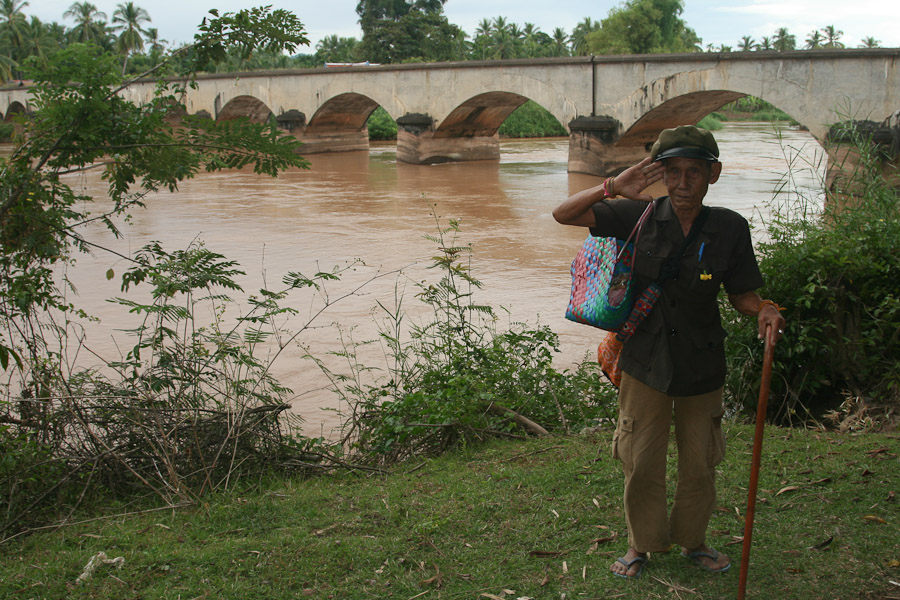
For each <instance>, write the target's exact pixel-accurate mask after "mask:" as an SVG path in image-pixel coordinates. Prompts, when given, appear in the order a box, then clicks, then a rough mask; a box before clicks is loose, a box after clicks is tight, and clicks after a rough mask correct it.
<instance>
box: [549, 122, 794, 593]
mask: <svg viewBox="0 0 900 600" xmlns="http://www.w3.org/2000/svg"><path fill="white" fill-rule="evenodd" d="M721 172H722V163H720V162H719V148H718V145H717V144H716V141H715V139H714V138H713V136H712V134H711V133H709V132H708V131H706V130H703V129H700V128H697V127H694V126H682V127H677V128H674V129H667V130H665V131H663V132H662V133H661V134H660V135H659V139H658V140H657V141H656V143H655V144H654V145H653V148H652V150H651V153H650V156H649V157H648V158H645V159H644V160H642V161H641V162H640V163H638V164H637V165H635V166H633V167H631V168H629V169H627V170H625V171H624V172H622V173H621V174H619V175H617V176H616V177H614V178H610V179H608V180H606V181H604V183H603V184H601V185H599V186H596V187H593V188H590V189H587V190H584V191H582V192H579V193H577V194H575V195H573V196H571V197H570V198H568V199H567V200H566V201H565V202H563V203H562V204H560V205H559V206H558V207H557V208H556V209H555V210H554V211H553V216H554V218H555V219H556V220H557V221H558V222H560V223H562V224H565V225H578V226H582V227H589V228H590V230H591V233H592V234H593V235H596V236H601V237H618V238H622V239H625V238H627V237H628V234H629V233H630V232H631V230H632V229H633V228H634V226H635V224H636V223H637V221H638V218H639V217H640V215H641V214H642V213H643V211H644V208H645V207H646V202H655V203H656V206H655V208H654V211H653V214H652V216H651V217H650V218H649V219H648V220H647V222H646V223H645V225H644V227H643V229H642V231H641V235H640V240H639V242H638V245H637V248H636V252H635V255H636V260H635V265H634V278H635V284H634V285H635V286H636V292H637V293H638V294H639V293H640V292H641V290H643V289H644V288H646V287H647V286H649V285H650V284H651V283H652V282H654V281H657V280H658V279H659V278H660V275H661V271H662V269H663V265H664V264H665V263H666V262H667V259H669V258H670V257H671V256H672V255H675V254H677V253H678V252H679V251H680V250H681V249H682V246H683V244H684V242H685V240H686V238H687V237H688V235H689V233H690V232H691V229H692V227H696V228H697V231H696V232H695V238H694V239H693V241H692V242H691V243H690V244H689V245H688V246H686V247H685V248H684V251H683V253H682V254H681V256H680V257H679V258H678V259H676V260H675V262H674V263H671V264H672V265H676V264H677V274H675V275H674V277H673V276H671V269H669V270H668V272H669V274H670V276H669V277H668V278H667V279H666V280H665V283H664V284H663V286H662V294H661V295H660V297H659V300H658V301H657V302H656V305H655V306H654V308H653V310H652V311H651V312H650V314H649V315H648V316H647V317H646V318H645V319H644V321H643V322H642V323H641V324H640V326H639V327H638V328H637V330H636V331H635V333H634V335H632V336H631V337H630V338H628V339H627V340H626V342H625V345H624V347H623V349H622V354H621V357H620V359H619V365H620V366H621V368H622V382H621V385H620V388H619V419H618V425H617V427H616V432H615V435H614V438H613V456H615V457H616V458H617V459H618V460H619V461H621V463H622V466H623V470H624V473H625V497H624V498H625V519H626V521H627V525H628V543H629V548H628V551H627V552H626V554H625V555H624V556H622V557H621V558H619V559H617V560H616V561H615V562H614V563H613V564H612V566H611V567H610V570H611V571H612V572H613V574H615V575H617V576H620V577H628V578H633V577H639V576H640V574H641V573H642V571H643V569H644V566H645V564H646V563H647V561H648V559H649V553H651V552H661V551H665V550H667V549H668V548H670V546H671V545H672V544H678V545H680V546H681V553H682V555H684V556H685V557H687V558H689V559H690V560H692V561H693V562H694V563H696V564H697V565H698V566H700V567H702V568H704V569H706V570H708V571H712V572H716V573H721V572H724V571H726V570H728V569H729V567H730V566H731V562H730V560H729V558H728V557H727V556H726V555H725V554H722V553H720V552H717V551H716V550H715V549H713V548H712V547H711V546H709V545H707V543H706V529H707V525H708V523H709V519H710V517H711V516H712V512H713V510H714V508H715V504H716V490H715V468H716V465H718V464H719V463H720V462H721V461H722V459H723V457H724V451H725V439H724V436H723V434H722V415H723V405H722V389H723V385H724V382H725V350H724V339H725V331H724V330H723V329H722V325H721V322H720V316H719V308H718V303H717V296H718V293H719V289H720V287H721V286H724V287H725V291H726V292H727V293H728V299H729V301H730V302H731V304H732V306H734V308H735V309H736V310H738V311H739V312H741V313H743V314H746V315H751V316H755V317H757V319H758V327H759V335H760V337H763V336H764V335H765V333H766V330H767V329H768V328H770V327H771V328H773V329H774V330H775V331H777V335H776V336H775V339H778V337H779V336H780V335H781V333H782V332H783V329H784V324H785V321H784V319H783V318H782V316H781V314H780V312H779V307H778V305H777V304H775V303H774V302H772V301H771V300H763V299H762V298H760V296H759V294H758V293H757V292H756V291H755V290H757V289H758V288H760V287H761V286H762V284H763V280H762V276H761V275H760V272H759V267H758V265H757V262H756V257H755V255H754V253H753V245H752V243H751V238H750V228H749V226H748V224H747V221H746V219H744V218H743V217H742V216H740V215H739V214H737V213H736V212H734V211H731V210H728V209H725V208H720V207H705V206H704V205H703V200H704V198H705V197H706V194H707V192H708V191H709V186H710V185H712V184H714V183H715V182H716V181H717V180H718V179H719V175H720V173H721ZM660 179H661V180H662V181H663V183H664V184H665V186H666V189H667V191H668V195H667V196H663V197H661V198H657V199H655V200H654V199H653V198H652V197H651V196H650V195H648V194H646V193H645V192H644V190H645V189H646V188H647V187H648V186H649V185H651V184H653V183H655V182H656V181H659V180H660ZM616 196H623V197H624V198H620V199H613V198H615V197H616ZM704 213H705V214H704ZM701 215H703V216H702V217H701ZM673 417H674V420H675V440H676V444H677V448H678V482H677V486H676V489H675V497H674V501H673V504H672V509H671V513H668V511H667V503H666V453H667V448H668V441H669V430H670V427H671V423H672V419H673Z"/></svg>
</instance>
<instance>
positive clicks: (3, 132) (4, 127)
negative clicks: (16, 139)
mask: <svg viewBox="0 0 900 600" xmlns="http://www.w3.org/2000/svg"><path fill="white" fill-rule="evenodd" d="M15 131H16V127H15V125H13V124H12V123H6V122H0V142H9V141H12V137H13V134H14V133H15Z"/></svg>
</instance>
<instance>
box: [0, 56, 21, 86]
mask: <svg viewBox="0 0 900 600" xmlns="http://www.w3.org/2000/svg"><path fill="white" fill-rule="evenodd" d="M18 66H19V64H18V63H17V62H16V61H14V60H13V59H11V58H10V57H8V56H5V55H3V54H0V83H6V82H7V81H9V80H10V79H12V78H13V76H14V73H13V71H14V70H15V68H16V67H18Z"/></svg>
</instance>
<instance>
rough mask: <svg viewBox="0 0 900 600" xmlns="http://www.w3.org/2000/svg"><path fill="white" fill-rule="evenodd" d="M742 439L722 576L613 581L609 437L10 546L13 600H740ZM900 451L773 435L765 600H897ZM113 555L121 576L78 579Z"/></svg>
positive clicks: (737, 438)
mask: <svg viewBox="0 0 900 600" xmlns="http://www.w3.org/2000/svg"><path fill="white" fill-rule="evenodd" d="M727 434H728V440H729V453H728V456H727V458H726V461H725V462H724V463H723V464H722V466H721V467H720V479H719V489H720V495H719V500H718V506H719V508H718V509H717V511H716V513H715V515H714V517H713V520H712V523H711V525H710V536H709V542H710V543H711V544H712V545H714V546H716V547H717V548H719V549H720V550H722V551H724V552H726V553H728V554H729V555H731V556H732V558H733V560H734V568H733V569H732V570H731V572H729V573H727V574H724V575H716V576H713V575H710V574H708V573H706V572H703V571H701V570H699V569H697V568H696V567H694V566H692V565H691V564H689V563H688V562H687V561H686V560H685V559H683V558H682V557H680V556H679V554H678V552H674V551H673V552H669V553H668V554H661V555H654V556H653V557H652V560H651V564H650V568H649V569H648V570H647V571H645V574H644V577H643V578H642V579H641V580H639V581H625V580H622V579H618V578H615V577H612V576H610V574H609V573H608V572H607V569H608V565H609V563H610V562H611V561H613V560H614V559H615V557H617V556H619V555H621V554H622V553H623V552H624V550H625V546H626V545H627V542H626V531H625V530H624V525H623V516H622V508H621V502H620V496H621V476H620V469H619V465H618V463H616V462H615V461H613V459H612V458H610V454H609V440H610V437H611V435H610V432H609V431H608V430H607V431H601V432H598V433H591V434H586V435H579V436H573V437H547V438H542V439H532V440H527V441H505V442H499V441H498V442H493V443H490V444H488V445H486V446H482V447H478V448H468V449H467V450H464V451H458V452H454V453H451V454H449V455H446V456H443V457H441V458H438V459H434V460H419V461H415V462H413V463H411V464H407V465H405V466H403V467H400V468H398V469H397V470H396V471H395V473H394V474H391V475H384V476H383V475H371V474H370V475H364V474H361V473H360V474H356V475H354V474H349V473H344V474H342V475H339V476H334V477H323V478H317V479H313V480H309V481H302V482H301V481H290V480H279V481H269V482H265V484H262V485H260V486H259V488H258V489H256V490H244V491H243V492H241V493H235V494H229V495H220V496H213V497H209V498H208V499H207V501H206V502H204V503H203V504H202V505H201V506H199V507H192V508H188V509H181V510H170V511H162V512H154V513H147V514H144V515H139V516H132V517H115V518H109V519H104V520H94V521H90V522H86V523H83V524H80V525H73V526H69V527H66V528H64V529H61V530H59V531H56V532H40V533H35V534H32V535H30V536H28V537H24V538H18V539H16V540H13V541H10V542H7V543H5V544H4V545H3V546H0V552H2V554H3V556H4V558H5V560H3V561H2V566H0V597H2V598H62V597H70V598H116V599H119V598H241V599H244V598H254V599H263V598H272V599H275V598H304V597H310V598H340V599H342V600H346V599H355V598H402V599H412V598H444V599H450V598H504V597H505V598H520V597H525V598H563V597H565V598H570V599H571V598H673V597H678V598H698V599H699V598H733V597H735V594H736V589H737V584H738V565H739V562H740V559H739V556H740V545H739V544H738V543H736V541H737V540H738V539H739V537H738V536H740V535H741V528H742V518H741V516H740V515H742V514H743V512H744V506H745V504H746V493H747V492H746V482H747V480H748V469H749V462H750V458H749V457H750V450H751V446H752V429H751V428H750V427H748V426H742V425H734V424H732V425H730V426H728V428H727ZM896 449H897V436H896V435H885V434H864V435H854V434H843V435H841V434H833V433H822V432H815V431H808V430H783V429H775V428H769V429H767V431H766V440H765V442H764V458H763V468H762V475H761V479H760V494H759V496H760V499H759V504H758V505H757V512H756V521H755V528H754V547H753V553H752V559H751V569H750V577H749V584H748V597H753V598H765V597H768V598H779V599H785V598H832V599H836V598H840V599H861V598H873V599H874V598H888V597H896V596H897V595H898V594H897V592H898V588H897V587H895V586H894V585H892V584H891V583H890V580H894V581H896V580H898V579H900V566H898V565H900V563H898V560H900V553H898V550H897V545H896V542H897V539H898V524H900V510H898V503H897V500H896V497H895V493H896V491H897V490H896V485H897V473H898V458H897V455H896ZM670 472H671V469H670ZM121 510H125V509H124V508H122V509H121ZM88 516H90V515H82V516H81V517H80V518H87V517H88ZM95 516H96V515H95ZM101 551H102V552H105V554H106V555H107V556H108V557H109V558H110V559H113V558H116V557H120V556H121V557H123V558H124V564H123V565H122V566H121V568H119V569H115V568H113V567H110V566H106V567H100V568H98V570H97V571H96V572H95V573H94V575H93V577H92V578H90V579H89V580H88V581H86V582H84V583H80V584H76V583H75V582H76V579H77V578H78V577H79V575H80V574H82V572H83V570H84V568H85V565H86V564H87V563H88V561H89V559H90V558H91V557H92V556H94V555H96V554H97V553H98V552H101ZM891 594H893V596H892V595H891Z"/></svg>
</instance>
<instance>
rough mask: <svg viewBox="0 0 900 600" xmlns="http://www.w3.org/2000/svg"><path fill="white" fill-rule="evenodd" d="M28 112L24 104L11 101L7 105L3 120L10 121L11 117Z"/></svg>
mask: <svg viewBox="0 0 900 600" xmlns="http://www.w3.org/2000/svg"><path fill="white" fill-rule="evenodd" d="M25 114H28V109H27V108H25V105H24V104H22V103H21V102H18V101H15V100H14V101H12V102H10V104H9V107H8V108H7V109H6V115H5V116H4V117H3V120H4V121H7V122H9V121H12V120H13V117H15V116H16V115H25Z"/></svg>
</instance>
